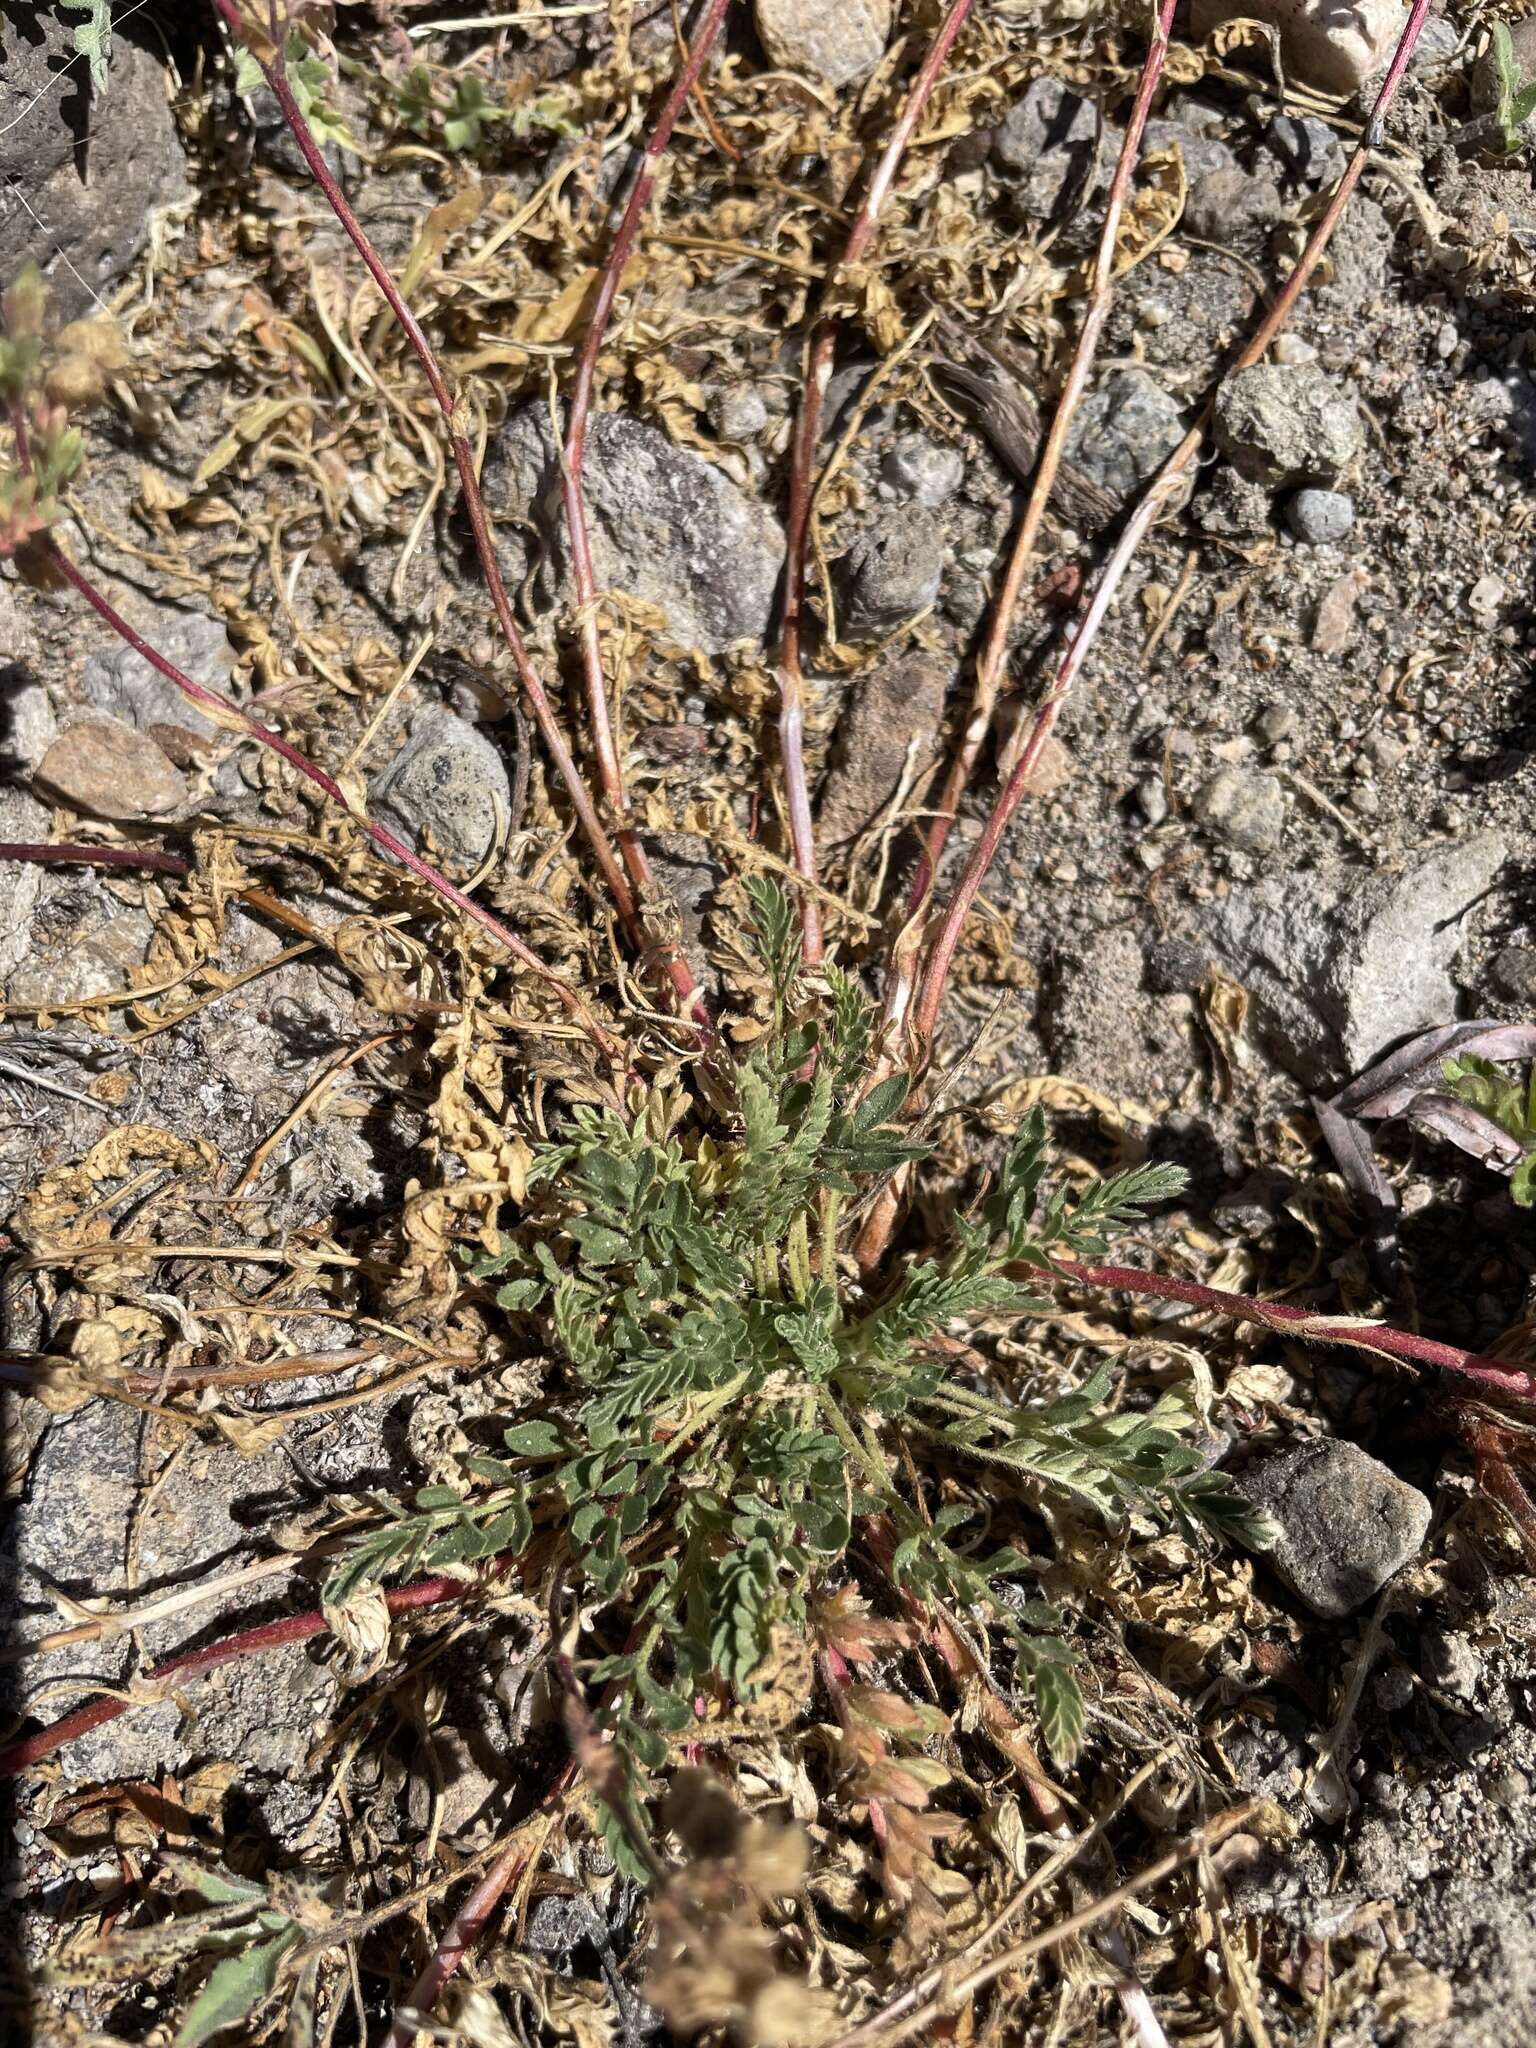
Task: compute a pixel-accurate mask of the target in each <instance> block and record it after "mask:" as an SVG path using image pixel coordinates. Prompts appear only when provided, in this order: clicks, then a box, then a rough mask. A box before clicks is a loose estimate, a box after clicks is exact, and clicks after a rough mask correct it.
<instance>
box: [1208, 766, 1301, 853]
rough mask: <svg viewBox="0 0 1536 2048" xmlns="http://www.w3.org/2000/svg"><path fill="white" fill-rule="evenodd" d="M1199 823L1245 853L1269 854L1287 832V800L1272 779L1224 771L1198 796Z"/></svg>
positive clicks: (1240, 770) (1245, 771) (1244, 771)
mask: <svg viewBox="0 0 1536 2048" xmlns="http://www.w3.org/2000/svg"><path fill="white" fill-rule="evenodd" d="M1194 812H1195V816H1196V817H1197V818H1198V819H1199V820H1200V823H1201V824H1202V825H1204V826H1206V827H1207V828H1208V830H1210V831H1211V832H1214V833H1215V834H1216V836H1217V837H1218V838H1220V839H1224V840H1225V841H1226V842H1227V844H1228V845H1229V846H1235V847H1236V848H1238V850H1239V851H1240V852H1242V853H1267V852H1269V851H1270V850H1271V849H1272V848H1274V847H1276V846H1278V845H1279V844H1280V836H1281V834H1282V832H1283V831H1284V830H1285V796H1284V792H1283V791H1282V790H1281V787H1280V784H1279V783H1278V782H1277V781H1276V780H1275V778H1274V776H1272V775H1265V774H1262V773H1256V772H1254V771H1253V770H1251V769H1243V768H1222V769H1219V770H1218V771H1217V773H1216V774H1214V775H1213V776H1211V777H1210V779H1209V780H1208V781H1206V782H1203V783H1202V784H1201V785H1200V788H1199V789H1198V790H1197V791H1196V793H1195V801H1194Z"/></svg>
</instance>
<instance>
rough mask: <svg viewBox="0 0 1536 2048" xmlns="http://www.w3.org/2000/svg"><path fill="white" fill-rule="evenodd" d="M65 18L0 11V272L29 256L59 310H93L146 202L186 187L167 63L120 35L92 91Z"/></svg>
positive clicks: (140, 230)
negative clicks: (106, 75)
mask: <svg viewBox="0 0 1536 2048" xmlns="http://www.w3.org/2000/svg"><path fill="white" fill-rule="evenodd" d="M74 19H75V17H72V16H65V15H64V14H62V13H60V12H59V11H58V10H55V9H52V8H37V7H29V6H25V5H23V6H21V7H18V8H10V7H7V8H5V9H3V10H0V280H3V281H4V282H5V283H7V284H8V283H9V282H10V281H11V279H12V278H13V277H15V275H16V273H17V272H18V271H19V270H20V269H21V266H22V265H23V263H25V262H26V261H27V259H28V258H29V257H32V258H35V259H36V261H37V263H38V265H39V267H40V268H41V270H42V272H43V275H44V276H45V277H46V278H47V280H48V283H49V287H50V291H51V293H52V308H53V311H54V313H55V314H56V315H57V316H58V317H59V318H60V319H63V320H74V319H78V318H80V317H81V316H83V315H84V314H87V313H93V312H95V311H96V310H97V299H98V295H99V294H103V293H105V292H107V291H108V290H109V289H110V288H111V286H112V285H114V284H115V283H116V282H117V280H118V279H119V278H120V277H121V276H122V274H123V272H124V271H125V270H126V269H127V268H128V265H129V264H130V263H131V262H132V261H133V259H134V258H135V256H137V255H138V253H139V251H140V250H141V249H142V248H143V247H144V244H145V242H146V241H147V240H148V238H149V229H150V218H151V215H152V214H153V213H154V212H155V210H156V208H158V207H162V206H169V205H172V204H174V203H175V202H176V201H177V200H179V199H182V198H183V197H184V196H185V194H186V171H185V165H184V163H183V159H182V153H181V144H180V142H179V141H178V139H177V135H176V124H175V121H174V120H173V119H172V115H171V106H170V98H169V94H168V93H167V90H166V72H165V66H164V65H163V64H162V63H161V62H160V60H159V58H158V57H157V56H156V55H154V54H153V52H152V51H151V50H150V49H149V48H141V47H140V46H139V45H138V44H137V43H136V42H133V41H130V40H129V39H128V37H127V36H125V35H122V34H119V35H117V36H116V37H115V38H114V41H113V49H112V71H111V77H110V80H109V82H108V85H107V89H106V91H105V92H97V91H96V90H95V88H94V87H93V86H91V84H90V83H89V79H88V76H87V74H86V68H85V66H84V64H83V63H81V62H80V61H79V60H78V59H77V58H76V55H75V50H74V41H73V32H72V28H71V22H72V21H73V20H74ZM124 24H125V25H126V12H125V16H124Z"/></svg>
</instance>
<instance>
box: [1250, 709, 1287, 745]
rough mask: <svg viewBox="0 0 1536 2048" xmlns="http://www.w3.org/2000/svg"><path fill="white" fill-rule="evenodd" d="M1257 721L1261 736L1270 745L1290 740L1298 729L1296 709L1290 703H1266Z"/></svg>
mask: <svg viewBox="0 0 1536 2048" xmlns="http://www.w3.org/2000/svg"><path fill="white" fill-rule="evenodd" d="M1255 723H1256V724H1257V726H1258V729H1259V737H1260V738H1261V739H1262V740H1264V741H1266V742H1267V744H1268V745H1270V746H1272V747H1273V746H1276V745H1278V744H1279V742H1280V741H1281V740H1288V739H1289V738H1290V737H1291V735H1292V733H1294V732H1295V730H1296V711H1295V707H1294V705H1290V704H1266V705H1265V707H1264V709H1263V710H1262V711H1261V712H1260V713H1259V715H1258V718H1257V719H1256V721H1255Z"/></svg>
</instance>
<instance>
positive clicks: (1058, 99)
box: [992, 78, 1120, 220]
mask: <svg viewBox="0 0 1536 2048" xmlns="http://www.w3.org/2000/svg"><path fill="white" fill-rule="evenodd" d="M1101 126H1102V127H1103V135H1102V137H1101V135H1100V128H1101ZM1119 142H1120V138H1119V132H1118V130H1116V129H1114V128H1112V127H1110V126H1109V125H1108V124H1107V123H1102V122H1101V119H1100V114H1099V110H1098V108H1097V107H1096V106H1095V105H1094V104H1093V102H1092V101H1091V100H1085V99H1081V98H1080V97H1079V96H1078V95H1077V94H1076V93H1075V92H1073V91H1072V89H1071V87H1070V86H1066V85H1063V84H1062V83H1061V82H1060V80H1058V79H1055V78H1037V79H1036V80H1035V82H1034V84H1033V85H1031V86H1030V88H1029V90H1028V91H1027V92H1026V93H1025V94H1024V97H1023V98H1022V99H1021V100H1020V101H1019V103H1018V105H1017V106H1014V107H1010V109H1009V110H1008V113H1007V114H1006V115H1005V116H1004V118H1003V120H1002V122H1001V123H1000V124H999V126H998V129H997V132H996V134H995V135H994V136H993V138H992V161H993V163H994V165H995V166H996V167H997V169H998V170H999V171H1000V172H1002V173H1003V174H1004V177H1005V179H1006V181H1007V183H1008V185H1009V187H1010V189H1011V191H1012V193H1013V197H1014V200H1015V202H1016V203H1017V204H1018V206H1019V207H1020V208H1022V210H1023V212H1024V213H1025V214H1027V215H1028V216H1029V217H1030V218H1031V219H1034V220H1044V219H1047V218H1048V217H1049V216H1050V215H1051V214H1053V213H1054V212H1055V211H1056V209H1057V207H1058V206H1059V205H1060V204H1061V203H1062V201H1063V200H1064V199H1065V198H1066V197H1067V195H1068V194H1069V193H1070V192H1074V191H1077V190H1078V189H1080V188H1083V187H1086V186H1087V185H1089V184H1090V183H1091V182H1092V178H1091V174H1092V172H1093V170H1094V167H1095V163H1097V166H1098V167H1099V168H1100V169H1102V168H1103V166H1104V165H1105V164H1106V163H1112V162H1113V161H1114V157H1115V152H1116V150H1117V149H1118V148H1119Z"/></svg>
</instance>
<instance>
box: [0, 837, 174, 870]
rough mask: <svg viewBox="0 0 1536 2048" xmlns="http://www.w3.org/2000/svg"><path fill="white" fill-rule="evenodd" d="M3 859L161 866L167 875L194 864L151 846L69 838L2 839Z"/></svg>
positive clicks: (0, 854)
mask: <svg viewBox="0 0 1536 2048" xmlns="http://www.w3.org/2000/svg"><path fill="white" fill-rule="evenodd" d="M0 860H25V861H42V862H46V863H48V864H49V865H50V866H51V865H52V864H53V863H54V862H58V863H59V864H60V865H61V866H64V867H68V866H71V865H73V866H76V867H93V868H158V869H160V871H161V872H162V873H163V874H167V875H187V874H190V873H191V872H192V863H191V861H189V860H183V859H182V857H181V855H180V854H179V853H161V852H160V851H159V850H158V848H156V847H151V846H76V845H74V844H72V843H71V842H70V841H69V840H60V841H58V843H57V844H54V845H44V844H43V843H42V842H41V841H27V840H19V839H0Z"/></svg>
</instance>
